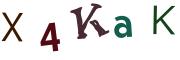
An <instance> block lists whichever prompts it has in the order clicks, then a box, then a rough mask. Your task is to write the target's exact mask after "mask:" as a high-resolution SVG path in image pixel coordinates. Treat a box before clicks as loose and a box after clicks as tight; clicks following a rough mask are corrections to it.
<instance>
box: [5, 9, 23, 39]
mask: <svg viewBox="0 0 180 60" xmlns="http://www.w3.org/2000/svg"><path fill="white" fill-rule="evenodd" d="M22 14H23V13H19V14H18V16H17V18H16V19H15V21H14V23H13V24H12V23H11V21H10V19H9V18H8V16H7V14H6V13H5V12H4V13H3V15H4V17H5V18H6V20H7V22H8V23H9V25H10V26H11V27H10V29H9V30H8V32H7V33H6V35H5V36H4V38H3V40H2V41H6V39H7V37H8V36H9V34H10V32H11V31H12V30H13V32H14V34H15V35H16V37H17V39H18V40H19V41H22V39H21V37H20V36H19V34H18V33H17V31H16V29H15V28H14V26H15V25H16V23H17V22H18V20H19V19H20V17H21V15H22Z"/></svg>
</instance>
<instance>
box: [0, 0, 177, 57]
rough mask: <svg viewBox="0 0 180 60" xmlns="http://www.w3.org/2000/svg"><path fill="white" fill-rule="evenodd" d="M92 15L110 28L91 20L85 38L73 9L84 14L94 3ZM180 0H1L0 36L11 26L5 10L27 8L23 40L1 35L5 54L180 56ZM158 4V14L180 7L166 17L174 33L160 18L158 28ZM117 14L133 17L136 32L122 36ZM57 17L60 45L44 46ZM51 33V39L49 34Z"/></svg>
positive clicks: (11, 13)
mask: <svg viewBox="0 0 180 60" xmlns="http://www.w3.org/2000/svg"><path fill="white" fill-rule="evenodd" d="M91 3H97V4H100V5H101V6H102V8H100V9H97V11H96V12H95V14H94V15H93V17H92V19H97V20H98V21H99V23H100V25H101V26H102V27H103V28H104V29H105V30H109V31H110V32H109V33H108V34H106V35H104V36H102V37H99V36H98V34H97V32H96V30H95V29H94V27H93V26H92V25H90V24H88V26H87V28H86V30H85V32H86V33H87V34H88V36H87V37H86V38H85V39H77V36H78V29H77V22H76V16H75V15H74V14H73V13H70V11H71V10H74V9H76V8H78V7H83V9H82V15H83V19H86V17H87V15H89V12H90V11H91V9H92V6H91ZM179 3H180V1H178V0H176V1H175V0H0V40H1V39H3V37H4V35H5V34H6V32H7V31H8V29H9V24H8V23H7V21H6V20H5V18H4V16H3V15H2V12H6V13H7V15H8V16H9V18H10V20H11V21H12V23H13V21H14V20H15V18H16V17H17V15H18V13H23V15H22V17H21V18H20V20H19V21H18V23H17V24H16V26H15V28H16V30H17V32H18V33H19V35H20V36H21V38H22V39H23V41H22V42H19V41H18V40H17V38H16V36H15V35H14V33H13V32H12V31H11V34H10V35H9V36H8V38H7V40H6V41H5V42H3V41H0V60H180V29H179V28H180V27H179V25H180V24H179V22H180V21H179V19H180V18H179V17H178V16H180V15H179V14H180V10H179V9H180V6H179V5H177V4H179ZM154 5H157V6H158V18H159V17H160V16H161V15H162V14H163V13H164V12H165V11H166V10H167V9H168V8H169V7H170V6H175V8H174V9H173V10H172V11H171V12H170V13H169V14H168V15H167V16H166V17H165V18H164V20H165V21H166V22H167V24H168V25H169V26H170V27H171V29H172V30H173V31H174V32H175V35H171V34H170V33H169V32H168V31H167V30H166V28H165V27H164V26H163V24H162V23H161V22H159V23H158V26H157V27H158V28H157V34H156V35H154V34H153V6H154ZM117 16H127V17H129V19H130V20H131V23H132V33H133V36H132V37H125V38H118V37H116V36H115V34H114V27H115V26H116V24H118V23H120V21H116V20H115V17H117ZM53 22H55V24H56V33H57V38H58V39H60V41H61V42H60V44H58V48H59V51H56V52H53V50H52V46H51V45H49V46H41V45H40V41H41V39H42V37H43V35H44V32H45V30H46V28H47V26H48V24H49V23H53ZM48 39H51V38H50V37H48Z"/></svg>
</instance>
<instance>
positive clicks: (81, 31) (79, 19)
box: [71, 4, 109, 39]
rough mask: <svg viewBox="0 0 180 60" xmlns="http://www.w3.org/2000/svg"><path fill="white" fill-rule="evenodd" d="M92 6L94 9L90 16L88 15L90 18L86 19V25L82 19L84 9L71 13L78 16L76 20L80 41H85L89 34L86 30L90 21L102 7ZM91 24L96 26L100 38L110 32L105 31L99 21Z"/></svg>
mask: <svg viewBox="0 0 180 60" xmlns="http://www.w3.org/2000/svg"><path fill="white" fill-rule="evenodd" d="M91 5H92V6H93V8H92V10H91V12H90V14H89V15H88V17H87V18H86V20H85V22H84V23H83V22H82V17H81V9H82V7H80V8H77V9H75V10H72V11H71V13H74V14H75V15H76V18H77V26H78V34H79V36H78V39H82V38H83V39H84V38H85V37H86V36H87V34H86V33H85V32H84V30H85V28H86V26H87V24H88V22H89V20H90V19H91V17H92V16H93V14H94V12H95V11H96V9H98V8H101V6H100V5H98V4H91ZM90 23H91V24H92V25H93V26H94V28H95V29H96V31H97V32H98V34H99V36H102V35H104V34H107V33H108V32H109V31H105V30H104V29H103V28H102V27H101V26H100V25H99V23H98V21H96V20H93V21H90Z"/></svg>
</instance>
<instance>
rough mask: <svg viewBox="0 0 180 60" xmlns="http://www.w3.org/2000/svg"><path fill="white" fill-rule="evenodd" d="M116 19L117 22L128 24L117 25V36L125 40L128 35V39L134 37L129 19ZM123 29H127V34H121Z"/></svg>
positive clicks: (115, 30)
mask: <svg viewBox="0 0 180 60" xmlns="http://www.w3.org/2000/svg"><path fill="white" fill-rule="evenodd" d="M115 19H116V21H119V20H124V21H125V22H126V24H124V23H119V24H117V25H116V26H115V28H114V32H115V34H116V36H117V37H119V38H124V37H125V36H126V35H127V37H132V29H131V22H130V20H129V18H128V17H125V16H118V17H116V18H115ZM121 27H125V28H126V32H125V33H121V32H119V29H120V28H121Z"/></svg>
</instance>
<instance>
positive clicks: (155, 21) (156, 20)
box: [153, 6, 175, 34]
mask: <svg viewBox="0 0 180 60" xmlns="http://www.w3.org/2000/svg"><path fill="white" fill-rule="evenodd" d="M174 7H175V6H171V7H170V8H169V9H168V10H167V11H166V12H165V13H164V14H163V15H162V16H161V17H160V18H159V19H157V6H154V24H153V27H154V28H153V33H154V34H156V33H157V23H158V22H159V21H161V22H162V23H163V25H164V26H165V27H166V29H167V30H168V31H169V32H170V33H171V34H174V32H173V31H172V30H171V28H170V27H169V26H168V25H167V23H166V22H165V21H164V19H163V18H164V17H165V16H166V15H167V14H168V13H169V12H170V11H171V10H172V9H173V8H174Z"/></svg>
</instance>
